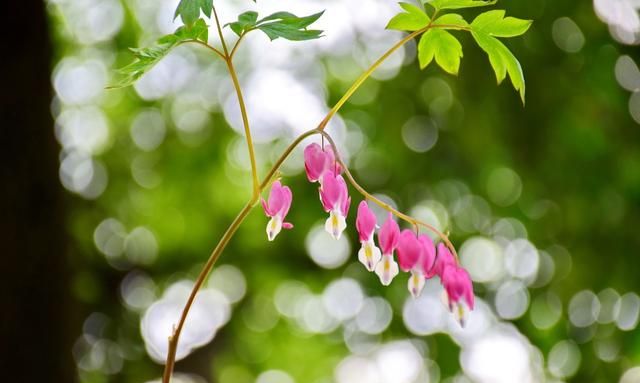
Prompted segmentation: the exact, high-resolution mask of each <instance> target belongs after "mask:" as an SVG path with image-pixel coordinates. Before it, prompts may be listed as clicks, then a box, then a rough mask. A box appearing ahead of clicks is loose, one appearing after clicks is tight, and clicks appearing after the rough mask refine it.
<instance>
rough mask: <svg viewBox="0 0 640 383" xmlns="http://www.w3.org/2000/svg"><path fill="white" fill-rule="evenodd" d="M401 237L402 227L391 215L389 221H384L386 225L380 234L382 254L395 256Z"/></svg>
mask: <svg viewBox="0 0 640 383" xmlns="http://www.w3.org/2000/svg"><path fill="white" fill-rule="evenodd" d="M399 237H400V227H398V223H397V222H396V221H394V219H393V215H391V213H389V215H388V217H387V220H386V221H384V224H383V225H382V228H381V229H380V232H379V233H378V241H379V242H380V248H381V249H382V253H383V254H393V251H394V250H395V248H396V246H397V245H398V238H399Z"/></svg>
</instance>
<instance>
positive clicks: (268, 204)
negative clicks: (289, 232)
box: [262, 181, 293, 241]
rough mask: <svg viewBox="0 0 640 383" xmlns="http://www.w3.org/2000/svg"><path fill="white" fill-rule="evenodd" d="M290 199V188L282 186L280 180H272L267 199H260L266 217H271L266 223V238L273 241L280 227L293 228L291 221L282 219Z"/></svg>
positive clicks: (291, 196) (285, 214)
mask: <svg viewBox="0 0 640 383" xmlns="http://www.w3.org/2000/svg"><path fill="white" fill-rule="evenodd" d="M292 200H293V195H292V193H291V189H289V187H287V186H282V184H281V183H280V181H276V182H274V183H273V185H272V186H271V192H270V193H269V200H268V201H265V200H264V198H263V199H262V209H263V210H264V213H265V214H266V215H267V217H271V220H269V223H268V224H267V238H269V241H273V240H274V238H275V237H276V236H277V235H278V233H280V230H281V229H283V228H284V229H291V228H293V225H292V224H291V223H289V222H285V221H284V219H285V217H286V216H287V213H288V212H289V208H290V207H291V201H292Z"/></svg>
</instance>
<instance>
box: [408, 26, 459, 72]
mask: <svg viewBox="0 0 640 383" xmlns="http://www.w3.org/2000/svg"><path fill="white" fill-rule="evenodd" d="M434 58H435V59H436V63H438V65H440V67H441V68H442V69H444V70H445V71H446V72H448V73H451V74H454V75H457V74H458V70H459V69H460V58H462V45H461V44H460V42H459V41H458V39H456V38H455V37H454V36H453V35H452V34H451V33H449V32H447V31H445V30H443V29H430V30H428V31H427V32H425V33H424V34H423V35H422V37H421V38H420V42H419V43H418V60H419V61H420V68H422V69H424V68H426V67H427V66H428V65H429V64H430V63H431V61H433V59H434Z"/></svg>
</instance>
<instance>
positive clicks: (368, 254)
mask: <svg viewBox="0 0 640 383" xmlns="http://www.w3.org/2000/svg"><path fill="white" fill-rule="evenodd" d="M356 229H357V230H358V235H359V237H360V243H361V244H362V247H361V248H360V251H358V260H359V261H360V262H361V263H362V264H363V265H364V266H365V267H366V268H367V270H369V271H373V269H374V267H375V266H376V265H377V264H378V262H379V261H380V258H382V255H381V253H380V249H378V248H377V247H376V244H375V243H374V242H373V233H374V232H375V230H376V215H375V214H373V212H372V211H371V209H369V205H367V202H366V201H362V202H360V205H358V216H357V218H356Z"/></svg>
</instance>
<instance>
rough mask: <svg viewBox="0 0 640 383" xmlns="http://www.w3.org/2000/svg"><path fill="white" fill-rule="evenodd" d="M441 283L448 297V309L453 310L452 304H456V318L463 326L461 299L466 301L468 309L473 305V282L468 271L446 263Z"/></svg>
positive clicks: (471, 308)
mask: <svg viewBox="0 0 640 383" xmlns="http://www.w3.org/2000/svg"><path fill="white" fill-rule="evenodd" d="M442 285H443V286H444V289H445V291H446V292H447V297H448V298H449V309H450V310H451V311H453V309H454V306H457V308H458V311H457V315H458V320H459V321H460V324H461V325H462V326H464V306H463V305H462V301H463V300H464V301H465V302H466V305H467V307H468V308H469V309H470V310H473V306H474V296H473V284H472V283H471V278H470V277H469V273H467V270H465V269H463V268H462V267H458V266H456V265H446V266H445V267H444V271H443V272H442Z"/></svg>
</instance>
